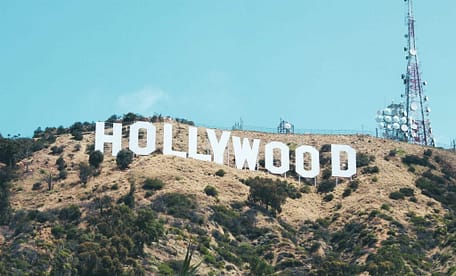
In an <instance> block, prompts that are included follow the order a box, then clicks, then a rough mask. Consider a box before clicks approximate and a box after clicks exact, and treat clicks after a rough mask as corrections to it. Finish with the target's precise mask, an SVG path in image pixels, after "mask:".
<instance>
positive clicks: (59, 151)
mask: <svg viewBox="0 0 456 276" xmlns="http://www.w3.org/2000/svg"><path fill="white" fill-rule="evenodd" d="M172 122H173V126H174V138H175V141H174V142H175V144H174V145H173V146H174V148H175V149H176V150H186V148H187V146H188V145H187V140H186V139H187V135H188V133H187V131H188V125H187V124H189V123H190V124H191V123H192V122H190V121H182V120H181V121H179V122H177V121H172ZM129 123H131V122H129V121H128V120H127V121H126V120H125V118H124V128H125V129H124V132H123V133H124V134H126V133H128V131H127V129H128V124H129ZM154 124H155V126H156V128H157V133H163V123H162V122H160V121H159V122H155V123H154ZM69 132H71V133H69ZM218 133H219V131H218ZM198 134H199V137H198V139H200V141H201V142H200V143H199V146H200V148H199V149H198V150H199V152H207V151H208V148H206V147H205V145H209V144H208V142H207V137H206V136H205V132H204V128H199V133H198ZM50 135H52V136H53V138H52V139H49V136H50ZM232 135H236V136H239V137H241V138H243V137H246V138H250V139H253V138H256V139H261V142H262V143H263V145H264V143H266V142H268V141H281V142H284V143H286V144H287V145H288V146H289V147H290V148H291V149H293V148H295V147H296V146H297V145H310V146H313V147H315V148H316V149H318V150H319V151H320V164H321V167H322V170H321V173H320V175H319V176H318V178H317V180H316V184H317V185H316V186H315V182H314V180H313V179H299V178H298V177H297V176H296V174H293V173H288V174H287V175H281V176H276V175H272V174H269V173H267V171H266V170H265V169H264V168H263V167H262V162H261V160H262V159H263V158H264V153H263V152H262V150H263V148H262V147H261V152H260V158H259V159H260V162H259V164H260V166H259V170H257V171H254V172H252V171H248V170H238V169H236V168H234V161H233V160H234V156H233V153H232V151H231V152H229V154H230V155H229V157H228V158H226V164H225V165H219V164H215V163H211V162H204V161H198V160H193V159H189V158H179V157H174V156H167V155H163V154H161V151H162V148H161V145H162V140H160V139H163V137H162V136H161V135H157V147H158V148H157V151H156V152H155V153H153V154H152V155H150V156H134V158H133V161H132V162H131V164H129V166H128V168H127V169H124V170H121V169H119V168H118V166H117V163H116V158H115V157H112V156H111V155H110V154H109V151H106V152H105V154H104V160H103V162H102V163H101V165H100V168H98V169H95V168H90V167H89V166H88V162H89V155H90V153H91V152H93V150H94V131H93V129H92V128H91V126H90V124H89V125H86V126H85V128H82V127H81V131H78V132H74V131H72V130H71V128H70V130H60V131H58V129H49V130H48V131H43V132H40V133H39V134H38V135H37V136H36V138H35V140H34V142H36V141H39V140H40V139H41V140H43V139H48V142H46V143H43V147H42V148H41V149H39V147H34V146H33V145H34V144H33V143H32V142H30V143H31V144H30V147H29V148H28V154H23V155H21V157H20V158H19V157H18V158H16V159H11V160H14V163H16V164H12V163H13V162H10V164H8V162H5V161H4V159H2V161H1V162H3V165H2V166H1V170H2V171H4V173H3V174H4V175H7V174H8V176H5V177H3V178H2V185H4V187H8V190H9V191H10V196H9V202H10V209H8V208H7V207H5V206H4V204H3V205H2V207H1V208H3V209H1V210H2V212H3V211H5V210H6V209H8V211H9V213H8V216H6V215H5V216H3V218H4V219H3V223H4V224H5V226H2V228H1V232H0V244H1V245H2V246H1V249H0V250H1V252H0V254H1V261H0V273H1V274H2V275H15V274H22V273H24V272H30V273H31V274H38V275H39V274H41V275H47V274H51V275H116V274H117V275H124V274H125V275H174V274H176V273H178V272H179V270H180V268H181V267H182V264H183V263H185V262H184V259H185V257H186V253H188V251H187V249H188V248H190V249H194V252H193V251H192V250H189V251H190V252H193V255H192V258H191V260H190V262H191V264H192V265H195V264H200V266H199V267H198V268H197V271H198V274H199V275H269V274H274V273H276V274H280V275H356V274H362V275H384V274H385V273H389V274H390V275H406V274H409V275H431V274H432V273H434V274H435V275H454V274H455V273H456V257H455V254H454V253H455V249H456V242H455V241H456V217H455V213H454V212H455V211H456V154H455V153H454V152H450V151H447V150H443V149H437V148H425V147H421V146H416V145H410V144H406V143H400V142H394V141H390V140H385V139H379V138H375V137H370V136H364V135H310V134H309V135H294V134H286V135H285V134H281V135H279V134H270V133H261V132H249V131H232ZM54 138H55V139H54ZM1 141H2V145H3V146H0V149H1V150H3V154H4V152H5V151H4V149H5V148H6V146H5V145H9V144H8V143H14V141H11V140H8V139H2V140H1ZM27 143H28V142H27ZM23 144H26V142H23ZM331 144H343V145H350V146H351V147H353V148H354V149H355V150H356V151H357V163H358V168H357V174H356V175H355V176H354V177H353V178H352V179H343V178H339V179H337V180H336V179H335V178H334V177H331V175H330V174H328V171H329V168H330V164H329V163H330V159H329V152H328V148H330V145H331ZM127 146H128V141H127V135H125V137H124V140H123V147H124V148H126V147H127ZM229 147H231V143H230V145H229ZM31 152H33V153H31ZM18 156H19V155H18ZM19 159H20V162H16V161H17V160H19ZM62 160H63V161H62ZM81 163H82V164H87V166H88V171H87V175H86V176H87V180H83V179H82V178H81V170H84V165H81ZM62 171H64V173H63V172H62ZM81 180H82V181H81ZM84 182H86V183H84ZM6 183H9V184H8V185H6ZM4 190H5V189H4ZM262 190H264V191H272V192H271V194H277V195H280V196H281V197H282V199H283V201H280V204H279V205H280V206H279V207H280V208H278V209H277V208H276V209H274V208H273V206H272V205H270V204H269V205H268V204H267V203H266V204H265V201H262V197H264V196H266V195H265V194H264V193H261V191H262ZM255 191H256V192H257V194H255V196H252V193H254V192H255ZM5 212H6V211H5ZM0 217H1V216H0ZM189 245H190V246H189ZM187 260H188V259H187Z"/></svg>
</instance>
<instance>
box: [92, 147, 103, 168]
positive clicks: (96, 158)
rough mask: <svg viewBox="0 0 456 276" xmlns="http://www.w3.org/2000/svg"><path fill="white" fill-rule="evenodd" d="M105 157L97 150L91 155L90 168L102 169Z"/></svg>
mask: <svg viewBox="0 0 456 276" xmlns="http://www.w3.org/2000/svg"><path fill="white" fill-rule="evenodd" d="M103 159H104V156H103V153H101V151H99V150H96V151H93V152H91V153H90V155H89V164H90V166H92V167H94V168H96V169H98V168H99V167H100V164H101V163H102V162H103Z"/></svg>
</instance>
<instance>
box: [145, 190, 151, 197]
mask: <svg viewBox="0 0 456 276" xmlns="http://www.w3.org/2000/svg"><path fill="white" fill-rule="evenodd" d="M151 196H152V192H151V191H147V192H146V193H145V194H144V198H149V197H151Z"/></svg>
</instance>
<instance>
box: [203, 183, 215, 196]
mask: <svg viewBox="0 0 456 276" xmlns="http://www.w3.org/2000/svg"><path fill="white" fill-rule="evenodd" d="M204 192H205V193H206V195H208V196H213V197H217V196H218V191H217V189H216V188H215V187H214V186H210V185H207V186H206V187H205V188H204Z"/></svg>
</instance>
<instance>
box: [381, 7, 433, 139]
mask: <svg viewBox="0 0 456 276" xmlns="http://www.w3.org/2000/svg"><path fill="white" fill-rule="evenodd" d="M404 2H406V3H407V18H406V19H407V26H408V33H407V34H406V35H405V37H406V38H407V46H406V47H404V51H405V52H407V56H406V59H407V70H406V73H405V74H402V80H403V82H404V85H405V93H404V94H403V95H401V97H402V98H403V100H405V102H402V103H400V104H394V103H393V104H391V105H389V106H388V107H387V108H385V109H383V110H381V111H379V112H378V113H377V122H378V123H379V127H380V130H381V131H382V132H383V133H382V134H383V136H384V137H385V138H389V139H393V140H399V141H406V142H409V143H412V144H418V145H424V146H435V141H434V138H433V136H432V129H431V122H430V120H429V113H430V112H431V109H430V108H429V106H428V105H427V103H428V100H429V98H428V97H427V96H425V95H424V87H425V86H426V84H427V82H426V81H423V80H422V78H421V71H420V65H419V61H418V54H417V49H416V40H415V18H414V16H413V3H412V0H404Z"/></svg>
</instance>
